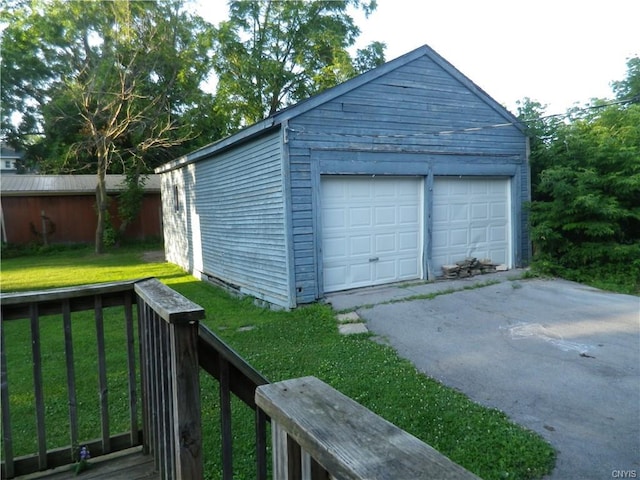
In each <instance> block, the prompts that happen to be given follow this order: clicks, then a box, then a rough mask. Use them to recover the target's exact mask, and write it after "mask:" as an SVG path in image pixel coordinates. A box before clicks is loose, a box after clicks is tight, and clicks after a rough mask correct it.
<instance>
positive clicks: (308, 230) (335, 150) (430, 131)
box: [286, 55, 529, 303]
mask: <svg viewBox="0 0 640 480" xmlns="http://www.w3.org/2000/svg"><path fill="white" fill-rule="evenodd" d="M508 123H509V117H508V116H506V115H505V114H504V111H501V107H499V106H498V105H495V104H493V103H492V102H491V101H489V102H488V101H487V97H486V96H485V94H483V93H482V92H479V91H478V89H477V88H476V87H475V86H474V85H473V84H471V83H470V82H469V81H468V80H466V79H464V78H461V77H460V76H459V75H455V74H452V73H451V72H450V71H447V70H446V69H444V68H443V67H442V66H441V65H439V64H438V63H436V62H435V61H434V60H432V59H431V58H430V57H429V56H426V55H425V56H422V57H419V58H418V59H415V60H413V61H411V62H408V63H406V64H404V65H402V66H400V67H399V68H397V69H395V70H392V71H390V72H388V73H386V74H385V75H382V76H380V77H378V78H375V79H373V80H372V81H370V82H367V83H364V84H363V85H361V86H359V87H357V88H355V89H351V90H348V91H346V93H344V94H343V95H341V96H338V97H336V98H333V99H331V100H330V101H328V102H325V103H320V104H319V105H317V106H315V108H313V109H311V110H309V111H306V112H303V113H301V114H300V115H297V116H294V117H293V118H291V119H289V124H288V132H287V137H288V143H287V145H286V147H287V148H288V154H289V168H290V179H291V180H290V181H291V196H292V219H291V220H292V221H291V224H292V228H293V248H294V262H295V288H296V292H297V302H298V303H306V302H311V301H314V300H315V299H316V298H318V296H319V294H320V293H321V292H319V291H318V289H319V286H318V278H320V273H319V272H318V269H319V268H321V265H320V263H321V262H320V259H319V250H318V248H319V245H318V242H320V238H318V234H317V233H316V235H314V234H313V232H314V231H315V232H317V231H319V227H320V225H319V224H318V223H319V220H318V211H317V209H316V206H317V205H318V198H317V192H318V191H319V182H320V175H322V174H376V175H384V174H388V175H424V176H428V175H429V172H432V173H431V174H432V175H436V176H437V175H490V176H509V177H511V178H512V179H517V181H516V182H515V184H514V187H515V186H522V188H521V189H520V191H519V192H517V193H516V194H515V195H516V198H514V199H513V201H512V205H513V208H514V218H516V219H517V221H518V222H519V224H520V225H519V226H520V228H518V225H514V227H515V228H514V230H515V231H516V239H515V245H516V248H515V250H516V256H515V258H516V261H517V262H518V264H521V263H522V262H526V261H527V260H528V256H529V239H528V236H527V234H526V222H527V216H526V214H525V213H521V210H522V206H523V203H524V202H526V201H528V200H529V189H528V185H529V177H528V175H529V169H528V166H527V165H526V161H527V154H526V138H525V136H524V134H523V133H522V132H521V131H520V130H519V129H518V128H517V127H516V126H513V125H508ZM505 124H507V125H505ZM470 129H473V130H470ZM427 207H428V206H427ZM427 225H428V223H427ZM425 251H427V250H426V249H425Z"/></svg>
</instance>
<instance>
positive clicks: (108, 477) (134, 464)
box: [21, 447, 159, 480]
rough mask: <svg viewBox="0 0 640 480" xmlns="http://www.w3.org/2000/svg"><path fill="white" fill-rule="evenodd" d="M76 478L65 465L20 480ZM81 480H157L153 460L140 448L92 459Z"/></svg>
mask: <svg viewBox="0 0 640 480" xmlns="http://www.w3.org/2000/svg"><path fill="white" fill-rule="evenodd" d="M75 478H78V476H77V475H76V474H75V472H74V471H73V470H72V469H71V466H69V465H65V466H63V467H57V468H55V469H50V470H47V471H44V472H39V473H36V474H31V475H26V476H23V477H21V480H71V479H75ZM80 478H82V479H83V480H143V479H144V480H152V479H154V480H155V479H159V475H158V473H157V472H154V471H153V459H152V458H151V457H150V456H148V455H144V454H143V453H142V452H141V447H135V448H130V449H127V450H124V451H119V452H115V453H112V454H108V455H105V456H102V457H100V458H94V459H92V460H91V461H90V468H89V469H88V470H85V471H84V472H82V475H81V476H80Z"/></svg>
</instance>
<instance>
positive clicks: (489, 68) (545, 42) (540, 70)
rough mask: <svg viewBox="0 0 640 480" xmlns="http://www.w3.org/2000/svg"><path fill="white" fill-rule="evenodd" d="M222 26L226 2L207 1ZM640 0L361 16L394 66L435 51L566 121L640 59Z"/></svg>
mask: <svg viewBox="0 0 640 480" xmlns="http://www.w3.org/2000/svg"><path fill="white" fill-rule="evenodd" d="M198 11H199V13H200V14H201V15H202V16H203V17H205V18H206V19H207V20H209V21H211V22H213V23H218V22H219V21H220V20H222V19H223V18H224V17H226V12H227V8H226V1H225V0H201V4H200V7H199V10H198ZM638 19H640V0H606V1H604V0H582V1H580V0H527V1H523V0H437V1H436V0H378V8H377V10H376V11H375V12H374V13H373V14H372V15H371V16H370V17H369V18H368V19H365V18H364V16H362V15H358V16H357V17H356V20H357V24H358V25H359V27H360V29H361V32H362V33H361V36H360V42H359V46H363V45H366V44H367V43H369V42H370V41H373V40H379V41H382V42H385V43H386V44H387V59H389V60H391V59H393V58H396V57H398V56H400V55H402V54H404V53H407V52H409V51H411V50H413V49H414V48H417V47H419V46H421V45H424V44H427V45H429V46H430V47H431V48H433V49H434V50H436V51H437V52H438V53H439V54H441V55H442V56H443V57H445V58H446V59H447V60H448V61H449V62H451V63H452V64H453V65H454V66H455V67H456V68H458V69H459V70H460V71H461V72H462V73H464V74H465V75H467V76H468V77H469V78H470V79H471V80H472V81H473V82H475V83H476V84H477V85H478V86H480V87H481V88H482V89H484V90H485V91H486V92H487V93H489V94H490V95H491V96H492V97H493V98H494V99H496V100H497V101H498V102H500V103H501V104H503V105H505V106H506V107H507V108H509V109H510V110H511V111H514V112H515V104H516V101H517V100H520V99H522V98H524V97H530V98H532V99H534V100H537V101H539V102H541V103H542V104H546V105H548V109H547V113H562V112H565V111H566V109H567V108H569V107H571V106H573V105H574V104H576V103H577V104H584V103H587V102H588V101H589V100H590V99H591V98H610V97H612V96H613V94H612V92H611V88H610V83H611V82H612V81H614V80H621V79H623V78H624V75H625V72H626V60H627V58H629V57H632V56H637V55H640V26H639V25H640V23H639V21H638Z"/></svg>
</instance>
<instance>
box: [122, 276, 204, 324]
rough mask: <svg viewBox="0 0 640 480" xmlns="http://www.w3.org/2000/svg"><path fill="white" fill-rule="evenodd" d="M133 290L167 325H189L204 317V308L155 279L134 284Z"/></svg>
mask: <svg viewBox="0 0 640 480" xmlns="http://www.w3.org/2000/svg"><path fill="white" fill-rule="evenodd" d="M134 288H135V291H136V293H137V294H138V296H139V297H140V298H142V299H143V300H144V301H145V302H146V303H147V305H149V306H150V307H151V308H153V310H154V311H155V312H156V313H158V315H160V317H161V318H163V319H164V320H165V321H167V322H168V323H190V322H195V321H198V320H202V319H203V318H204V317H205V312H204V308H202V307H201V306H200V305H198V304H196V303H194V302H192V301H191V300H189V299H187V298H185V297H183V296H182V295H180V294H179V293H178V292H176V291H175V290H172V289H171V288H169V287H167V286H166V285H164V284H163V283H161V282H160V281H159V280H158V279H156V278H150V279H147V280H142V281H139V282H136V283H135V285H134Z"/></svg>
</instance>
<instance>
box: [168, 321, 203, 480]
mask: <svg viewBox="0 0 640 480" xmlns="http://www.w3.org/2000/svg"><path fill="white" fill-rule="evenodd" d="M170 336H171V374H172V377H173V378H172V384H173V405H174V408H175V412H174V419H173V438H174V442H175V452H176V457H175V459H176V478H178V479H187V478H188V479H194V480H197V479H201V478H203V475H204V463H203V457H202V426H201V421H200V412H201V407H200V365H199V363H198V324H197V323H196V324H192V325H189V324H171V325H170Z"/></svg>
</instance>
